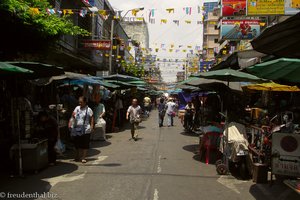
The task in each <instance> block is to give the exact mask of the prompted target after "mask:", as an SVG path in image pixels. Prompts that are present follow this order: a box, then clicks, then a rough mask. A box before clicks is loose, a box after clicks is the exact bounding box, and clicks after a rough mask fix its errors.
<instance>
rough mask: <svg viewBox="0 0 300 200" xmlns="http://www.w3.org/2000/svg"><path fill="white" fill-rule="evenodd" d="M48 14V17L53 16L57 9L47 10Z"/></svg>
mask: <svg viewBox="0 0 300 200" xmlns="http://www.w3.org/2000/svg"><path fill="white" fill-rule="evenodd" d="M46 12H47V13H48V15H53V14H55V13H56V11H55V9H52V8H47V9H46Z"/></svg>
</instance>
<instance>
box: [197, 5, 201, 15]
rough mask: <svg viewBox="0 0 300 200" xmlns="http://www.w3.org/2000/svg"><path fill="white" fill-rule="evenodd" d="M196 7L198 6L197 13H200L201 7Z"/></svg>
mask: <svg viewBox="0 0 300 200" xmlns="http://www.w3.org/2000/svg"><path fill="white" fill-rule="evenodd" d="M197 8H198V14H200V13H201V7H200V6H198V7H197Z"/></svg>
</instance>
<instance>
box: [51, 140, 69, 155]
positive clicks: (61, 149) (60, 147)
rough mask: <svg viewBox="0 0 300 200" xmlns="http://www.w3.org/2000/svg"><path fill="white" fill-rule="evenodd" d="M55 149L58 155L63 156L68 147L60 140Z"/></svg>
mask: <svg viewBox="0 0 300 200" xmlns="http://www.w3.org/2000/svg"><path fill="white" fill-rule="evenodd" d="M54 149H55V151H56V153H58V154H63V153H64V152H65V151H66V146H65V145H64V143H63V142H62V141H61V139H58V140H57V142H56V144H55V146H54Z"/></svg>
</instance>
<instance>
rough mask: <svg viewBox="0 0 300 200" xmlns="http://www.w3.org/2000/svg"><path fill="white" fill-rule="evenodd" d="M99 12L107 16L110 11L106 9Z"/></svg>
mask: <svg viewBox="0 0 300 200" xmlns="http://www.w3.org/2000/svg"><path fill="white" fill-rule="evenodd" d="M98 13H99V14H100V15H102V16H107V15H108V12H107V11H106V10H99V11H98Z"/></svg>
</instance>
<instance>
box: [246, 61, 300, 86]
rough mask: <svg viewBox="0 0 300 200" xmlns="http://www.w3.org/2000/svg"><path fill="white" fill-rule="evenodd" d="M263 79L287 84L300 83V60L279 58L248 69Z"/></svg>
mask: <svg viewBox="0 0 300 200" xmlns="http://www.w3.org/2000/svg"><path fill="white" fill-rule="evenodd" d="M247 71H249V72H250V73H252V74H254V75H256V76H259V77H261V78H265V79H269V80H273V81H281V82H285V83H300V76H299V74H300V59H291V58H279V59H276V60H272V61H268V62H264V63H260V64H257V65H254V66H251V67H248V68H247Z"/></svg>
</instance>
